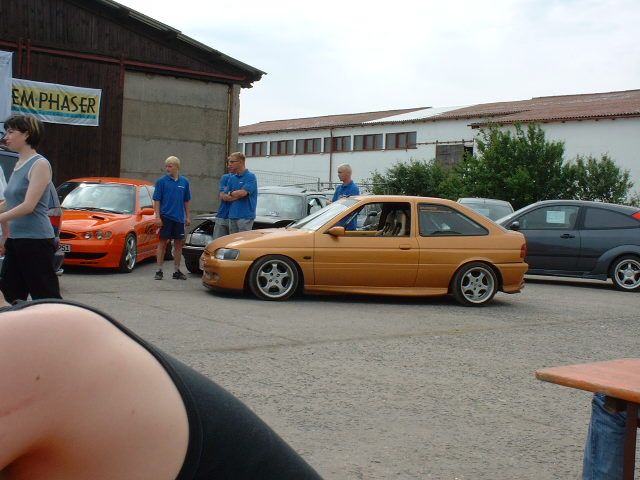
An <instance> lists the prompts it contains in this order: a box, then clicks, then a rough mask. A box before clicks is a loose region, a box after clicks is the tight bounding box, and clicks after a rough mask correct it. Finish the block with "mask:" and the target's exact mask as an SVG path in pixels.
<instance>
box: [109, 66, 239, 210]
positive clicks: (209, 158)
mask: <svg viewBox="0 0 640 480" xmlns="http://www.w3.org/2000/svg"><path fill="white" fill-rule="evenodd" d="M230 90H231V109H232V111H231V121H229V117H228V114H227V111H228V108H229V100H230V99H229V91H230ZM123 103H124V105H123V115H122V149H121V167H120V175H121V176H122V177H131V178H142V179H146V180H150V181H155V180H156V179H157V178H158V177H160V176H161V175H163V174H164V160H165V159H166V158H167V157H168V156H170V155H175V156H177V157H178V158H180V161H181V174H182V175H184V176H186V177H187V178H188V179H189V181H190V182H191V190H192V196H193V198H192V202H191V209H192V211H193V212H194V213H197V212H205V211H212V210H215V209H216V208H217V204H218V200H217V189H218V182H219V180H220V176H221V174H222V173H223V170H224V167H225V160H226V154H227V148H228V147H227V142H228V141H229V142H230V145H231V149H233V148H235V147H234V146H235V144H236V139H237V125H238V105H239V87H238V86H234V87H229V86H227V85H225V84H220V83H212V82H204V81H199V80H189V79H181V78H174V77H167V76H161V75H152V74H145V73H137V72H127V73H126V75H125V86H124V102H123ZM228 130H230V137H229V138H228V137H227V132H228Z"/></svg>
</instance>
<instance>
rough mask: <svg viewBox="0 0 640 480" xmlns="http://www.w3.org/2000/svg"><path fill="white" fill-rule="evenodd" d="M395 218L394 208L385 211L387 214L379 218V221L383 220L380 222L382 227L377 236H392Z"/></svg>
mask: <svg viewBox="0 0 640 480" xmlns="http://www.w3.org/2000/svg"><path fill="white" fill-rule="evenodd" d="M395 219H396V212H395V210H390V211H388V212H387V215H386V216H385V217H383V218H381V219H380V222H381V223H382V222H384V223H382V229H381V230H380V231H379V232H378V235H379V236H382V237H391V236H393V234H394V233H393V230H394V228H395Z"/></svg>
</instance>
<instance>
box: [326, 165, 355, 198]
mask: <svg viewBox="0 0 640 480" xmlns="http://www.w3.org/2000/svg"><path fill="white" fill-rule="evenodd" d="M351 173H352V172H351V165H349V164H348V163H343V164H342V165H338V178H339V179H340V181H341V182H342V185H338V187H337V188H336V191H335V193H334V194H333V198H332V199H331V201H332V202H335V201H336V200H338V199H340V198H342V197H351V196H353V195H360V189H359V188H358V185H356V182H354V181H353V180H351Z"/></svg>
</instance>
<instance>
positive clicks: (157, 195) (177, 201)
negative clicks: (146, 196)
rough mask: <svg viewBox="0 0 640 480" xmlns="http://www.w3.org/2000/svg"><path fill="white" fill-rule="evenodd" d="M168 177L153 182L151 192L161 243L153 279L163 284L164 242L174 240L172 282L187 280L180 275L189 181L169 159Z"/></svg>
mask: <svg viewBox="0 0 640 480" xmlns="http://www.w3.org/2000/svg"><path fill="white" fill-rule="evenodd" d="M164 165H165V170H166V172H167V174H166V175H165V176H164V177H161V178H159V179H158V181H156V187H155V190H154V192H153V209H154V210H155V211H156V223H157V224H158V225H160V231H159V235H160V243H158V250H157V251H156V262H157V263H158V271H157V272H156V275H155V279H156V280H162V277H163V273H162V264H163V263H164V252H165V249H166V247H167V242H168V241H169V240H173V262H174V266H175V271H174V272H173V278H174V279H176V280H186V279H187V276H186V275H185V274H184V273H182V272H181V271H180V260H182V245H183V244H184V226H185V225H189V224H190V223H191V217H190V215H189V202H190V200H191V189H190V188H189V180H187V178H186V177H182V176H180V159H179V158H178V157H173V156H172V157H169V158H167V159H166V160H165V162H164Z"/></svg>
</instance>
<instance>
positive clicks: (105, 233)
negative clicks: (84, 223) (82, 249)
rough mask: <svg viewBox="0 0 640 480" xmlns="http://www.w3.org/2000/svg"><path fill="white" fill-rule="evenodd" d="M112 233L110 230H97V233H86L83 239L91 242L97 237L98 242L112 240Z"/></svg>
mask: <svg viewBox="0 0 640 480" xmlns="http://www.w3.org/2000/svg"><path fill="white" fill-rule="evenodd" d="M111 235H112V233H111V232H110V231H109V230H96V231H95V232H84V234H83V235H82V238H84V239H85V240H91V239H92V238H94V237H95V239H96V240H106V239H108V238H111Z"/></svg>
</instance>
